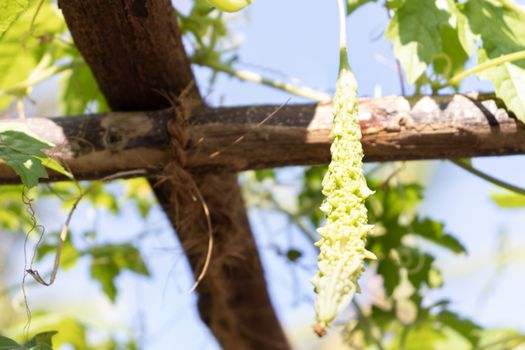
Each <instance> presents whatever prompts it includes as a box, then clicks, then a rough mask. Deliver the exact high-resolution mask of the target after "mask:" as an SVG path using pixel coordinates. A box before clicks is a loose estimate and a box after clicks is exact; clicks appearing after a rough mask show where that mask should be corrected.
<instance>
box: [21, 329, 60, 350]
mask: <svg viewBox="0 0 525 350" xmlns="http://www.w3.org/2000/svg"><path fill="white" fill-rule="evenodd" d="M57 333H58V332H57V331H49V332H42V333H38V334H36V335H35V336H34V337H33V338H31V340H30V341H29V342H27V343H26V344H25V346H26V347H28V348H29V349H35V350H47V349H52V346H53V342H52V338H53V336H55V335H56V334H57Z"/></svg>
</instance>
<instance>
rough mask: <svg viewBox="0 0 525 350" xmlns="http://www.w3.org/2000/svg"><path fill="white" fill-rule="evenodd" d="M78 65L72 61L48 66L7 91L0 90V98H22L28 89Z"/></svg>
mask: <svg viewBox="0 0 525 350" xmlns="http://www.w3.org/2000/svg"><path fill="white" fill-rule="evenodd" d="M79 64H80V63H79V62H77V61H73V62H70V63H67V64H63V65H61V66H50V67H48V68H46V69H44V70H43V71H42V72H41V73H40V74H38V75H37V76H35V77H30V78H28V79H26V80H25V81H23V82H21V83H18V84H16V85H13V86H11V87H9V88H7V89H4V90H2V89H0V96H5V95H14V96H18V97H23V96H25V95H26V92H27V90H28V89H29V88H30V87H32V86H34V85H36V84H39V83H41V82H43V81H44V80H47V79H49V78H51V77H52V76H54V75H56V74H59V73H62V72H65V71H67V70H70V69H73V68H75V67H77V66H78V65H79Z"/></svg>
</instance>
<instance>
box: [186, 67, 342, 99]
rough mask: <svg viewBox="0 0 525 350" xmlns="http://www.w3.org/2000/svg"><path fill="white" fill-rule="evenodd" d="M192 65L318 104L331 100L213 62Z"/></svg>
mask: <svg viewBox="0 0 525 350" xmlns="http://www.w3.org/2000/svg"><path fill="white" fill-rule="evenodd" d="M193 63H195V64H198V65H200V66H203V67H208V68H211V69H213V70H214V71H217V72H223V73H226V74H229V75H231V76H233V77H236V78H238V79H241V80H245V81H251V82H254V83H260V84H263V85H266V86H270V87H273V88H275V89H279V90H283V91H286V92H288V93H291V94H294V95H297V96H301V97H304V98H307V99H310V100H314V101H318V102H329V101H331V100H332V97H331V96H330V95H329V94H327V93H325V92H321V91H316V90H314V89H312V88H309V87H306V86H295V85H292V84H289V83H283V82H280V81H275V80H271V79H268V78H265V77H263V76H262V75H260V74H258V73H254V72H250V71H246V70H235V69H233V68H231V67H229V66H227V65H225V64H222V63H215V62H201V61H196V60H193Z"/></svg>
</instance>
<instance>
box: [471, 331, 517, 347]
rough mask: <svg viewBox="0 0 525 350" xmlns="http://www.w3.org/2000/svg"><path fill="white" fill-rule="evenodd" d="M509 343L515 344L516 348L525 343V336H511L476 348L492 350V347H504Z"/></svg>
mask: <svg viewBox="0 0 525 350" xmlns="http://www.w3.org/2000/svg"><path fill="white" fill-rule="evenodd" d="M507 343H514V344H512V345H513V348H514V347H515V346H518V345H520V344H523V343H525V336H523V335H516V336H510V337H508V338H504V339H500V340H496V341H495V342H493V343H489V344H487V345H483V346H478V347H476V350H486V349H490V348H492V347H495V346H498V345H502V344H507Z"/></svg>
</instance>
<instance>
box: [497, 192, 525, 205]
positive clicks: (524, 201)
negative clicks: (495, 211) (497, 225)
mask: <svg viewBox="0 0 525 350" xmlns="http://www.w3.org/2000/svg"><path fill="white" fill-rule="evenodd" d="M490 199H492V200H493V201H494V203H496V204H497V205H499V206H500V207H502V208H520V207H525V196H524V195H521V194H517V193H512V192H508V193H493V194H491V195H490Z"/></svg>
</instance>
